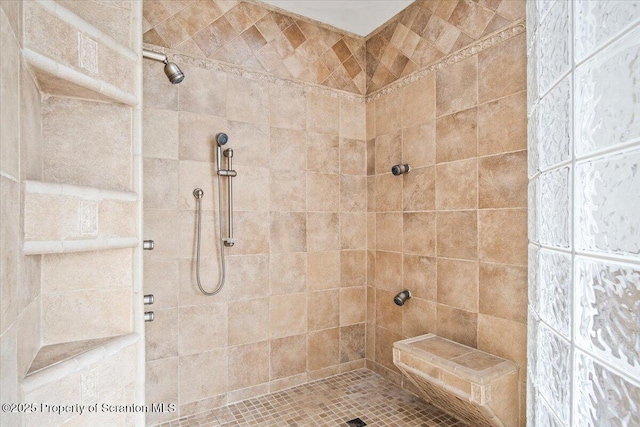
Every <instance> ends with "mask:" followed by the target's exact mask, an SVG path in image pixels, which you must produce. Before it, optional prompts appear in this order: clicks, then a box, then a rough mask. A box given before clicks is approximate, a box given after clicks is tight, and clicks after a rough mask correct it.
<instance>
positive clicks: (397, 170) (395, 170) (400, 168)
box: [391, 164, 411, 176]
mask: <svg viewBox="0 0 640 427" xmlns="http://www.w3.org/2000/svg"><path fill="white" fill-rule="evenodd" d="M410 170H411V166H409V165H408V164H404V165H395V166H392V167H391V173H392V174H394V175H395V176H399V175H402V174H404V173H407V172H409V171H410Z"/></svg>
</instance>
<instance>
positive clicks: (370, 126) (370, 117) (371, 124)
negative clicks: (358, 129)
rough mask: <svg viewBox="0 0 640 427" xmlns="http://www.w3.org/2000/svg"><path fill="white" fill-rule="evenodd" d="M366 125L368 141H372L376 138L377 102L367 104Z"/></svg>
mask: <svg viewBox="0 0 640 427" xmlns="http://www.w3.org/2000/svg"><path fill="white" fill-rule="evenodd" d="M365 115H366V118H365V120H366V122H367V123H366V125H367V139H368V140H369V139H372V138H375V137H376V103H375V102H367V107H366V112H365Z"/></svg>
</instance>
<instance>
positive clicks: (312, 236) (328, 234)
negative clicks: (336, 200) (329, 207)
mask: <svg viewBox="0 0 640 427" xmlns="http://www.w3.org/2000/svg"><path fill="white" fill-rule="evenodd" d="M307 246H308V249H309V250H310V251H326V250H337V249H340V217H339V216H338V214H337V213H328V212H327V213H325V212H309V213H307Z"/></svg>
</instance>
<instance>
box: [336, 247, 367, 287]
mask: <svg viewBox="0 0 640 427" xmlns="http://www.w3.org/2000/svg"><path fill="white" fill-rule="evenodd" d="M366 282H367V253H366V251H341V252H340V286H341V287H343V288H345V287H351V286H364V285H365V284H366Z"/></svg>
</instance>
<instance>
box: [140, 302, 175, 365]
mask: <svg viewBox="0 0 640 427" xmlns="http://www.w3.org/2000/svg"><path fill="white" fill-rule="evenodd" d="M179 313H180V312H179V310H178V309H163V310H155V309H154V316H155V317H154V320H153V322H147V323H145V352H146V359H147V360H148V361H149V360H157V359H166V358H169V357H175V356H177V355H178V336H179V329H178V320H179Z"/></svg>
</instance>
